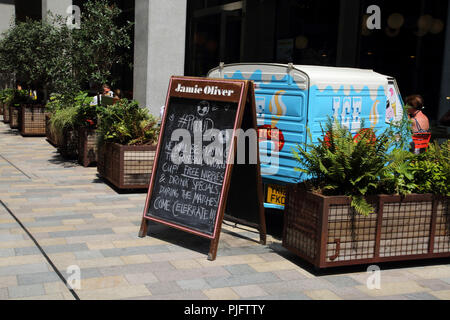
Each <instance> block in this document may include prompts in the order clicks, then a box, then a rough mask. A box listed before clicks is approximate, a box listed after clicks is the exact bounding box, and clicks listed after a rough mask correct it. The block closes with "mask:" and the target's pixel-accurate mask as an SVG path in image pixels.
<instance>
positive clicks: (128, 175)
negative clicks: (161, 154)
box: [97, 143, 156, 189]
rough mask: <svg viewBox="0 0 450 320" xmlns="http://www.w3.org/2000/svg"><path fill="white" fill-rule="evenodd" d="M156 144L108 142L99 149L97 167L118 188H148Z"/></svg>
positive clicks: (101, 174)
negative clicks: (139, 144)
mask: <svg viewBox="0 0 450 320" xmlns="http://www.w3.org/2000/svg"><path fill="white" fill-rule="evenodd" d="M155 154H156V145H143V146H124V145H120V144H117V143H106V144H105V145H103V146H102V147H101V148H100V149H99V153H98V162H97V169H98V172H99V174H100V176H102V177H103V178H105V179H106V180H108V181H109V182H111V183H112V184H113V185H114V186H115V187H116V188H118V189H145V188H148V186H149V182H150V176H151V173H152V170H153V163H154V160H155Z"/></svg>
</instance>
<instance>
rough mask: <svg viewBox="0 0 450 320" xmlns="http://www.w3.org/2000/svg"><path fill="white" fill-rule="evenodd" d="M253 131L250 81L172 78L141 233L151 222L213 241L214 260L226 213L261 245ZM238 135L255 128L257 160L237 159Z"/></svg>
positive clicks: (259, 192)
mask: <svg viewBox="0 0 450 320" xmlns="http://www.w3.org/2000/svg"><path fill="white" fill-rule="evenodd" d="M256 127H257V124H256V107H255V97H254V87H253V83H252V82H251V81H246V80H223V79H216V80H214V79H204V78H192V77H172V78H171V80H170V85H169V91H168V94H167V101H166V108H165V112H164V116H163V119H162V122H161V133H160V136H159V141H158V148H157V154H156V158H155V163H154V170H153V172H152V178H151V180H150V186H149V190H148V195H147V199H146V202H145V209H144V216H143V220H142V223H141V229H140V231H139V236H140V237H145V236H146V235H147V228H148V225H147V223H146V222H147V220H152V221H156V222H158V223H162V224H165V225H168V226H171V227H174V228H177V229H181V230H183V231H186V232H189V233H192V234H196V235H199V236H202V237H205V238H208V239H210V240H211V245H210V252H209V253H208V259H209V260H214V259H215V258H216V255H217V248H218V241H219V237H220V230H221V227H222V221H223V218H224V216H225V212H226V211H227V215H228V216H230V217H231V218H232V219H234V220H237V221H242V222H244V223H249V224H251V225H253V226H255V227H257V228H258V229H259V231H260V240H261V243H262V244H264V243H265V241H266V231H265V220H264V211H263V205H262V203H263V196H262V182H261V174H260V169H259V166H260V162H259V156H258V155H259V152H258V149H257V147H258V144H257V138H256ZM240 130H254V132H251V133H252V134H255V137H254V139H253V140H254V141H255V142H254V143H251V144H249V146H253V147H254V148H255V147H256V150H255V149H253V150H254V152H255V153H252V154H253V155H257V157H256V159H257V162H252V164H251V163H250V161H249V163H247V162H246V163H244V164H235V163H239V162H240V161H237V162H236V161H233V160H235V159H236V158H235V157H236V155H239V154H240V153H239V152H241V151H242V150H240V149H241V148H242V140H239V133H241V132H242V131H240ZM237 141H238V142H237ZM246 154H247V153H246ZM230 186H231V187H230Z"/></svg>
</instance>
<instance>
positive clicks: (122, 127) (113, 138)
mask: <svg viewBox="0 0 450 320" xmlns="http://www.w3.org/2000/svg"><path fill="white" fill-rule="evenodd" d="M98 110H99V124H98V130H97V133H98V137H99V144H100V145H101V144H103V143H105V142H115V143H119V144H122V145H143V144H153V143H155V142H156V141H157V139H158V134H159V127H158V125H157V119H156V118H155V117H153V116H152V115H151V114H149V112H148V110H147V109H142V108H140V107H139V105H138V103H137V102H136V101H129V100H127V99H122V100H119V101H118V102H116V103H115V104H114V105H112V106H108V107H102V106H100V107H98Z"/></svg>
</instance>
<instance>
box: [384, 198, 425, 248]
mask: <svg viewBox="0 0 450 320" xmlns="http://www.w3.org/2000/svg"><path fill="white" fill-rule="evenodd" d="M432 209H433V202H432V201H425V202H407V203H385V204H384V208H383V225H382V227H381V240H380V257H395V256H406V255H416V254H426V253H427V252H428V246H429V240H430V232H431V218H432V212H433V210H432Z"/></svg>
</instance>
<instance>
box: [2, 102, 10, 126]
mask: <svg viewBox="0 0 450 320" xmlns="http://www.w3.org/2000/svg"><path fill="white" fill-rule="evenodd" d="M10 121H11V119H10V114H9V106H8V105H3V122H4V123H9V122H10Z"/></svg>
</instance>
